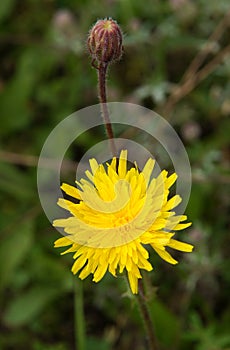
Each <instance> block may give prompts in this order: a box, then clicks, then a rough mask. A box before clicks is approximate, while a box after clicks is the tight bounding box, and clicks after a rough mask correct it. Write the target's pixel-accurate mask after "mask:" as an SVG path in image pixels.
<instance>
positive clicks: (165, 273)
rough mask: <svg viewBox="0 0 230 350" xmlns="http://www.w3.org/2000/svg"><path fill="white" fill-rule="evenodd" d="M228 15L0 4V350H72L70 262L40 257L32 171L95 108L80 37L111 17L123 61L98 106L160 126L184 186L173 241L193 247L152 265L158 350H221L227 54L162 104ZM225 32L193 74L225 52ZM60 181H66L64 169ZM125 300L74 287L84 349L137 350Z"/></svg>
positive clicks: (76, 149) (49, 247)
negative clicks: (184, 167)
mask: <svg viewBox="0 0 230 350" xmlns="http://www.w3.org/2000/svg"><path fill="white" fill-rule="evenodd" d="M228 10H229V1H228V0H218V1H217V0H215V1H209V2H208V1H205V0H197V1H191V0H167V1H152V0H146V1H138V0H134V1H131V0H117V1H113V0H110V1H109V0H103V1H96V0H84V1H72V0H53V1H44V0H43V1H39V0H24V1H14V0H4V1H0V28H1V34H0V42H1V48H0V53H1V66H0V70H1V79H0V116H1V127H0V199H1V210H0V229H1V231H0V241H1V244H0V305H1V315H0V317H1V320H0V322H1V323H0V327H1V334H0V349H4V350H5V349H6V350H8V349H18V350H21V349H25V348H28V349H31V350H43V349H46V350H67V349H68V350H69V349H74V334H73V329H74V313H73V299H74V298H73V277H72V274H71V272H70V266H71V263H72V258H71V256H60V255H59V253H60V251H59V250H54V249H53V242H54V241H55V239H57V238H58V237H59V233H58V232H56V231H55V230H54V229H53V228H52V226H51V224H50V223H49V221H48V220H47V219H46V217H45V214H44V213H43V211H42V208H41V206H40V203H39V198H38V195H37V190H36V163H37V159H38V156H39V153H40V151H41V148H42V146H43V143H44V141H45V139H46V137H47V136H48V135H49V133H50V132H51V130H52V129H53V128H54V127H55V126H56V125H57V124H58V123H59V122H60V121H61V120H63V118H65V117H66V116H68V115H70V114H71V113H73V112H74V111H76V110H79V109H81V108H84V107H86V106H89V105H93V104H95V103H97V101H98V98H97V90H96V87H97V79H96V71H95V70H94V69H92V68H91V66H90V58H89V55H88V53H87V52H86V49H85V46H86V45H85V43H86V36H87V32H88V30H89V28H90V27H91V26H92V24H93V23H94V22H95V21H96V20H97V19H98V18H104V17H110V16H111V17H113V18H114V19H116V20H117V21H118V23H119V24H120V25H121V27H122V29H123V32H124V51H125V53H124V57H123V59H122V60H121V61H120V62H119V63H116V64H114V65H113V66H112V67H111V69H110V72H109V78H108V86H109V89H108V99H109V100H110V101H127V102H130V101H132V102H134V103H137V104H140V105H143V106H146V107H148V108H150V109H153V110H155V111H157V112H159V113H160V114H161V115H163V116H164V117H165V118H166V119H168V120H169V122H170V123H171V124H172V125H173V127H174V128H175V129H176V131H177V132H178V134H179V136H180V137H181V139H182V141H183V143H184V144H185V147H186V149H187V152H188V154H189V158H190V162H191V168H192V174H193V187H192V192H191V198H190V201H189V204H188V208H187V211H186V214H187V215H188V217H189V219H190V220H191V221H192V222H193V225H192V227H191V229H189V230H186V231H185V232H184V233H181V234H178V236H179V235H180V238H181V240H184V241H191V243H192V244H194V246H195V250H194V253H192V254H189V255H186V254H183V255H179V256H178V259H179V260H180V261H181V263H180V264H179V265H178V266H177V267H169V266H168V265H167V263H164V262H160V261H158V260H157V258H156V257H155V255H154V254H152V255H153V256H152V257H151V258H152V261H153V263H154V264H155V262H156V264H155V268H154V270H153V272H152V273H151V274H149V278H150V280H151V283H152V284H153V285H154V286H156V289H157V290H156V292H155V291H154V294H156V295H155V296H154V298H152V299H151V300H149V308H150V311H151V314H152V316H153V320H154V325H155V328H156V333H157V335H158V338H159V342H160V345H161V349H162V350H168V349H170V350H185V349H191V350H229V349H230V337H229V324H230V316H229V315H230V303H229V290H230V274H229V271H230V259H229V255H230V254H229V243H230V242H229V196H230V186H229V183H230V169H229V160H230V155H229V135H230V122H229V114H230V101H229V96H230V84H229V81H230V61H229V55H228V56H227V55H226V56H225V59H224V60H220V61H218V62H217V64H216V65H215V64H214V65H213V66H212V67H211V68H212V69H211V70H210V71H209V72H208V73H207V74H206V75H205V77H204V78H203V79H201V80H200V81H199V82H198V80H197V81H196V82H195V85H194V86H192V88H191V89H190V90H189V91H188V92H187V93H184V95H181V97H180V98H178V99H177V100H175V101H173V103H170V104H168V103H169V100H170V96H171V95H172V94H173V91H174V90H173V89H174V88H175V86H176V85H177V84H179V86H182V83H183V81H182V77H183V76H184V73H185V72H186V70H187V69H188V66H189V65H190V63H191V62H192V60H193V58H194V57H195V56H196V55H197V53H198V52H200V50H202V49H203V48H204V47H205V45H206V44H207V42H208V38H209V36H210V35H211V34H212V33H213V32H214V31H215V30H216V28H217V27H218V26H219V23H220V22H221V21H222V20H223V18H224V16H225V14H226V12H227V11H228ZM226 23H227V21H226ZM226 23H225V24H224V22H222V24H221V25H220V26H219V27H218V28H219V38H217V39H215V38H214V39H215V40H214V41H212V40H211V42H209V46H208V48H209V52H208V53H207V54H206V56H205V59H204V60H203V61H202V62H201V65H200V67H199V68H200V69H202V68H205V67H206V65H207V64H208V62H212V60H213V59H214V60H215V59H217V60H218V57H219V56H218V55H219V53H220V52H221V51H222V50H223V49H224V48H225V47H226V46H227V45H229V27H227V25H226ZM214 63H215V62H214ZM196 74H197V71H196V69H195V70H193V71H192V75H191V76H192V77H193V76H195V77H197V75H196ZM184 79H185V78H184ZM195 80H196V79H195ZM190 83H191V80H190ZM116 131H117V130H116ZM118 131H119V130H118ZM104 137H105V135H104V132H103V131H102V130H101V129H100V128H98V129H97V130H93V131H92V132H87V133H84V134H82V135H81V136H80V137H79V140H78V142H76V143H74V145H73V147H71V148H70V150H68V153H67V158H69V160H71V161H73V162H76V161H78V160H79V159H80V158H81V156H82V154H84V152H85V151H86V150H88V149H89V148H90V147H91V146H93V145H94V144H95V143H97V142H98V141H100V140H102V139H104ZM135 140H143V142H144V136H142V135H137V138H136V139H135ZM60 142H64V138H62V135H60ZM154 147H155V145H153V152H154ZM156 147H157V146H156ZM169 170H170V169H169ZM62 177H65V179H64V180H65V181H66V182H68V179H69V178H70V179H71V181H72V177H71V175H70V173H68V169H67V170H66V171H65V172H64V173H63V174H62ZM75 278H77V277H75ZM124 293H125V284H124V283H123V279H122V278H117V279H115V278H112V277H110V276H106V277H105V278H104V279H103V280H102V281H101V282H100V283H99V284H94V283H93V282H92V281H91V279H90V277H89V278H87V280H86V281H84V299H85V300H84V305H85V316H86V331H87V339H86V350H91V349H102V350H112V349H113V350H115V349H119V350H126V349H132V348H133V349H138V350H142V349H143V350H144V349H145V348H146V342H145V337H144V332H143V329H142V324H141V321H140V318H139V315H138V312H137V308H136V307H135V305H134V304H133V303H132V301H131V300H130V298H126V297H124V298H121V297H120V296H121V295H122V294H124ZM125 295H126V294H125ZM130 310H131V311H130Z"/></svg>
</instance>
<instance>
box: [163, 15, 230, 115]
mask: <svg viewBox="0 0 230 350" xmlns="http://www.w3.org/2000/svg"><path fill="white" fill-rule="evenodd" d="M229 18H230V11H229V12H227V13H226V15H225V17H224V18H223V19H222V20H221V21H220V23H219V24H218V25H217V27H216V28H215V29H214V31H213V32H212V34H211V35H210V37H209V39H208V40H207V43H206V44H205V45H204V47H203V49H201V50H200V51H199V52H198V54H197V55H196V56H195V58H194V59H193V60H192V62H191V64H190V65H189V67H188V68H187V70H186V72H185V73H184V75H183V77H182V79H181V82H180V83H179V84H178V86H176V87H175V88H174V89H173V90H172V93H171V95H170V96H169V98H168V100H167V101H166V103H165V105H164V106H163V107H162V108H161V110H160V111H159V112H160V113H163V114H165V115H166V116H167V117H168V118H169V117H170V116H169V114H171V112H172V110H173V108H174V106H175V105H176V104H177V103H178V102H179V101H180V100H181V99H182V98H183V97H184V96H186V95H187V94H189V93H190V92H191V91H192V90H193V89H194V88H195V87H196V86H197V85H198V84H199V83H200V82H201V81H202V80H204V79H205V78H206V77H207V76H208V75H209V74H210V73H212V72H213V71H214V70H215V69H216V68H217V67H218V66H219V64H220V63H221V62H222V61H223V60H224V59H225V58H226V57H227V56H228V55H229V54H230V45H227V46H226V47H225V48H223V49H222V50H221V51H220V52H219V53H218V54H217V55H216V56H215V57H214V58H213V59H212V60H210V61H209V62H208V63H207V64H206V65H205V66H204V67H203V68H201V69H200V70H199V68H200V66H201V65H202V63H203V62H204V60H205V59H206V58H207V56H208V54H209V53H211V52H212V48H213V43H216V42H217V41H218V40H219V39H220V38H221V36H222V34H223V33H224V31H225V30H226V28H227V27H228V26H229Z"/></svg>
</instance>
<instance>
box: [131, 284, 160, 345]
mask: <svg viewBox="0 0 230 350" xmlns="http://www.w3.org/2000/svg"><path fill="white" fill-rule="evenodd" d="M138 290H139V293H138V294H137V296H136V300H137V303H138V306H139V310H140V313H141V316H142V319H143V322H144V325H145V330H146V334H147V337H148V343H149V350H159V347H158V343H157V339H156V335H155V332H154V327H153V322H152V319H151V316H150V312H149V309H148V305H147V301H146V298H145V292H144V285H143V282H142V280H139V281H138Z"/></svg>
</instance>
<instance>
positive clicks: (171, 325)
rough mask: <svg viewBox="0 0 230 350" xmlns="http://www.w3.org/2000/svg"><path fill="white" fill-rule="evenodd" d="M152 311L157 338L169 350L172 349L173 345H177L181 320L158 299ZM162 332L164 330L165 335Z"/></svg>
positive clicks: (151, 307) (151, 306)
mask: <svg viewBox="0 0 230 350" xmlns="http://www.w3.org/2000/svg"><path fill="white" fill-rule="evenodd" d="M150 311H151V314H152V318H153V323H154V326H155V328H156V334H157V337H158V338H159V340H160V341H161V342H162V343H163V344H165V345H166V347H167V348H170V345H171V344H176V341H177V339H178V336H179V333H180V323H179V320H178V319H177V318H176V316H175V315H173V314H172V312H170V310H169V309H168V308H167V307H166V306H165V305H164V304H163V303H161V302H160V301H159V300H156V299H154V300H153V301H152V303H151V305H150ZM162 330H164V332H163V333H162Z"/></svg>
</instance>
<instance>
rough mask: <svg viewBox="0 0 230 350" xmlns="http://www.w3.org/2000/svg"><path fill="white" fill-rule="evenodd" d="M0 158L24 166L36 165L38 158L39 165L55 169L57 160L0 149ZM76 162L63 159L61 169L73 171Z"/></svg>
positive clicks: (57, 163)
mask: <svg viewBox="0 0 230 350" xmlns="http://www.w3.org/2000/svg"><path fill="white" fill-rule="evenodd" d="M0 160H2V161H4V162H7V163H12V164H16V165H22V166H26V167H28V166H29V167H36V166H37V165H38V161H39V160H40V166H42V167H44V168H48V169H57V167H58V165H59V161H57V160H55V159H49V158H39V157H37V156H34V155H29V154H19V153H15V152H8V151H0ZM76 166H77V163H76V162H73V161H71V160H63V162H62V169H63V170H64V171H71V170H72V171H75V170H76Z"/></svg>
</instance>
